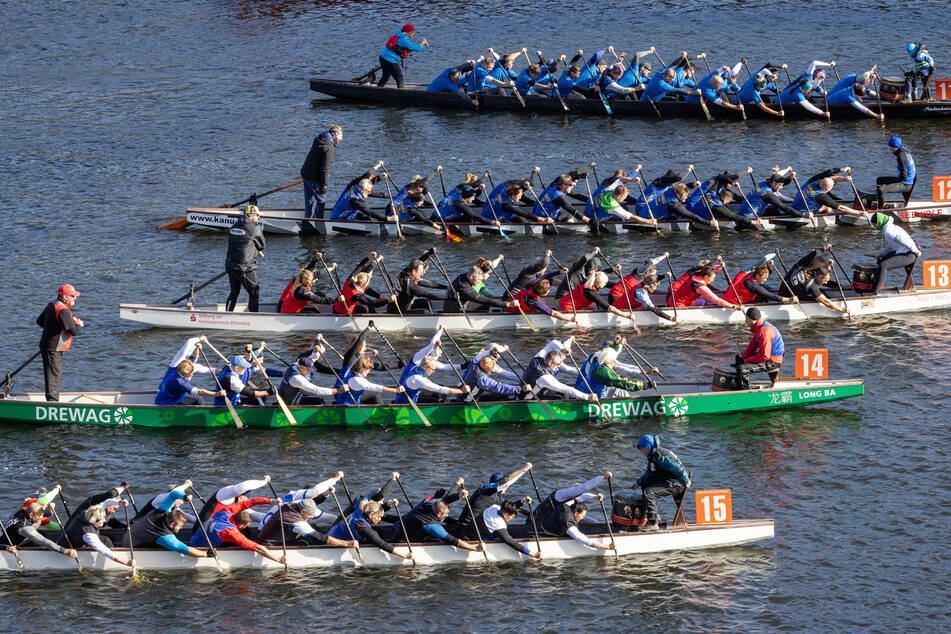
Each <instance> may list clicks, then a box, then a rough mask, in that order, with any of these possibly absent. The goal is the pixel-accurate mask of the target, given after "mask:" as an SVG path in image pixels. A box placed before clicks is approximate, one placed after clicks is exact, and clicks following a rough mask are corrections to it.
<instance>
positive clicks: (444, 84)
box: [426, 58, 482, 108]
mask: <svg viewBox="0 0 951 634" xmlns="http://www.w3.org/2000/svg"><path fill="white" fill-rule="evenodd" d="M481 61H482V59H481V58H480V59H478V60H474V59H470V60H467V61H466V62H464V63H462V64H459V65H458V66H450V67H449V68H447V69H446V70H444V71H442V72H441V73H439V75H437V76H436V79H434V80H432V81H431V82H429V87H428V88H427V89H426V90H428V91H429V92H451V93H453V94H455V95H456V96H457V97H459V98H460V99H462V100H463V101H465V102H467V103H471V104H472V105H473V106H475V107H477V108H478V107H479V100H478V99H474V98H472V97H470V96H469V93H467V92H466V83H467V82H468V81H469V74H470V73H471V72H472V71H473V70H474V69H475V67H476V64H477V63H479V62H481Z"/></svg>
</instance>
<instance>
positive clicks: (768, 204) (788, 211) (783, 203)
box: [738, 167, 804, 218]
mask: <svg viewBox="0 0 951 634" xmlns="http://www.w3.org/2000/svg"><path fill="white" fill-rule="evenodd" d="M795 177H796V172H794V171H792V168H791V167H787V168H786V169H784V170H780V169H778V168H774V169H773V172H772V173H771V174H770V175H769V176H768V177H767V178H766V180H764V181H760V182H759V183H757V184H755V185H754V186H753V188H752V189H751V190H750V191H749V192H748V193H747V194H746V198H745V200H744V201H743V203H742V204H741V205H740V209H739V211H738V213H739V214H740V215H741V216H744V217H746V218H756V217H760V216H783V215H786V216H793V217H796V218H801V217H803V216H804V214H803V212H801V211H799V210H798V209H796V208H795V207H793V206H792V203H793V201H794V199H793V198H790V197H789V196H786V195H785V194H781V193H780V191H781V190H782V188H783V187H784V186H786V185H788V184H789V183H791V182H792V179H793V178H795Z"/></svg>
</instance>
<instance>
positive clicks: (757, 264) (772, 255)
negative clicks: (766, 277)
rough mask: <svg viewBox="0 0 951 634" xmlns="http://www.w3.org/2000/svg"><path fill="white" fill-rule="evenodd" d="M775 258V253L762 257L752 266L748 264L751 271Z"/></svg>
mask: <svg viewBox="0 0 951 634" xmlns="http://www.w3.org/2000/svg"><path fill="white" fill-rule="evenodd" d="M775 257H776V254H775V253H767V254H766V255H764V256H763V257H761V258H760V259H758V260H757V261H756V262H753V263H752V264H750V268H751V269H752V268H755V267H757V266H762V265H764V264H766V263H767V262H769V261H770V260H772V259H773V258H775Z"/></svg>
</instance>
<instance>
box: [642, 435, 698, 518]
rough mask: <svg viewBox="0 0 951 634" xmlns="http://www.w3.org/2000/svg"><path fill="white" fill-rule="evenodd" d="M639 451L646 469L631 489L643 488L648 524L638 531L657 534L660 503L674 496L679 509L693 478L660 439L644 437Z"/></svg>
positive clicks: (649, 436)
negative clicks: (661, 444) (662, 444)
mask: <svg viewBox="0 0 951 634" xmlns="http://www.w3.org/2000/svg"><path fill="white" fill-rule="evenodd" d="M637 448H638V449H640V451H641V453H642V454H643V455H644V457H645V458H647V469H646V470H645V471H644V473H643V474H642V475H641V477H639V478H638V479H637V482H635V483H634V484H633V485H632V486H631V488H632V489H635V490H636V489H637V487H641V490H642V491H643V493H644V505H645V516H646V517H647V523H646V524H644V525H643V526H640V527H638V528H636V529H635V530H638V531H655V530H657V529H658V528H660V515H659V513H658V511H657V500H658V499H660V498H662V497H666V496H668V495H672V496H673V498H674V502H675V503H676V504H677V506H678V507H679V506H680V504H681V502H682V501H683V498H684V494H686V492H687V489H689V488H690V484H691V482H690V475H689V474H688V473H687V469H686V468H685V467H684V464H683V463H682V462H681V461H680V458H678V457H677V454H675V453H674V452H673V451H671V450H670V449H667V448H666V447H661V446H660V438H658V437H657V436H654V435H653V434H644V435H643V436H641V437H640V439H639V440H638V441H637Z"/></svg>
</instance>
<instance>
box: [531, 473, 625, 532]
mask: <svg viewBox="0 0 951 634" xmlns="http://www.w3.org/2000/svg"><path fill="white" fill-rule="evenodd" d="M605 479H607V480H610V479H611V472H610V471H605V472H604V475H600V476H598V477H596V478H592V479H590V480H588V481H587V482H583V483H581V484H579V485H576V486H573V487H568V488H566V489H558V490H557V491H554V492H552V493H551V494H550V495H549V496H548V497H547V498H545V500H544V501H542V502H541V503H540V504H539V505H538V506H537V507H536V508H535V510H534V511H533V514H534V515H535V521H534V522H526V523H525V534H526V535H532V534H533V531H534V527H537V528H538V534H539V536H544V537H564V536H568V537H570V538H572V539H573V540H575V541H576V542H579V543H581V544H584V545H585V546H587V547H588V548H596V549H598V550H611V542H607V543H605V542H598V541H595V540H593V539H591V538H590V537H588V536H587V535H585V534H584V533H583V532H582V531H581V528H580V525H581V524H584V523H585V520H586V519H587V514H588V507H587V506H585V502H586V501H588V500H595V501H597V502H600V501H601V500H603V499H604V495H603V494H601V493H591V492H590V491H591V489H593V488H595V487H596V486H598V485H599V484H601V482H603V481H604V480H605Z"/></svg>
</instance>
